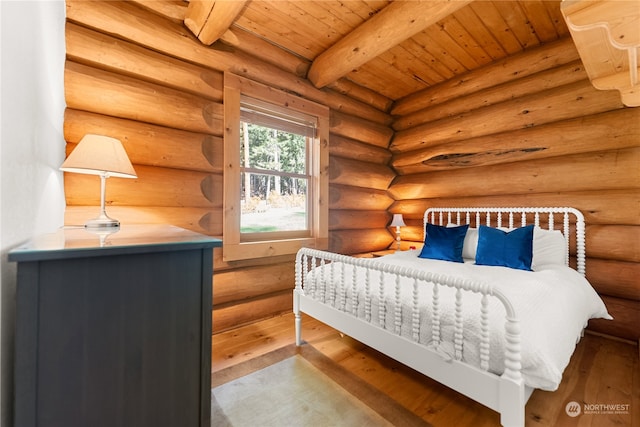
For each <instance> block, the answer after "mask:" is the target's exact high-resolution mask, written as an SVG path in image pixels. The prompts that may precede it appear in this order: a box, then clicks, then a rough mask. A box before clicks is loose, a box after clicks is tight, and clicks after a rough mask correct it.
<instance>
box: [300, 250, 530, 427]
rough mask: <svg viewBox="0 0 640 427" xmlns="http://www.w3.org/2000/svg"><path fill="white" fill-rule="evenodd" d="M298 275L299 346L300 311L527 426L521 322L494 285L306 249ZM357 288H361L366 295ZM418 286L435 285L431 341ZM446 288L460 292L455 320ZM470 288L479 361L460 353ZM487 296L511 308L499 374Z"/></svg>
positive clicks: (505, 422) (508, 421) (510, 422)
mask: <svg viewBox="0 0 640 427" xmlns="http://www.w3.org/2000/svg"><path fill="white" fill-rule="evenodd" d="M356 271H358V273H356ZM362 271H364V272H362ZM356 274H363V275H364V277H365V279H364V284H359V285H358V284H357V283H359V282H358V280H356ZM373 277H375V279H372V278H373ZM407 280H409V281H410V282H411V283H412V286H413V290H412V297H411V299H412V301H411V303H410V309H405V310H404V315H403V309H402V308H401V307H402V304H401V301H400V300H401V293H402V292H401V282H403V286H405V287H406V285H407V283H406V281H407ZM295 281H296V283H295V289H294V300H293V311H294V315H295V330H296V344H297V345H300V344H301V343H302V335H301V334H302V333H301V318H300V314H301V313H302V312H304V313H306V314H308V315H310V316H312V317H314V318H316V319H318V320H320V321H322V322H323V323H326V324H328V325H329V326H331V327H333V328H335V329H337V330H339V331H341V332H343V333H345V334H347V335H349V336H351V337H353V338H354V339H357V340H359V341H361V342H363V343H365V344H367V345H368V346H370V347H373V348H375V349H376V350H378V351H381V352H382V353H384V354H386V355H388V356H390V357H392V358H394V359H396V360H398V361H399V362H401V363H403V364H405V365H407V366H410V367H412V368H413V369H416V370H417V371H419V372H421V373H423V374H425V375H427V376H429V377H431V378H433V379H435V380H437V381H439V382H441V383H443V384H445V385H447V386H449V387H451V388H453V389H454V390H456V391H458V392H460V393H462V394H465V395H466V396H468V397H470V398H472V399H474V400H476V401H478V402H480V403H482V404H484V405H486V406H488V407H489V408H491V409H493V410H495V411H498V412H500V414H501V420H502V424H503V425H524V405H525V403H526V400H527V399H528V396H529V395H530V392H529V391H527V390H525V386H524V381H523V379H522V375H521V354H520V326H519V321H518V318H517V316H516V313H515V311H514V309H513V306H512V305H511V303H510V302H509V301H508V300H507V298H506V297H505V296H504V295H503V294H502V293H500V292H498V291H497V290H496V289H493V288H492V287H491V286H490V285H488V284H486V283H482V282H475V281H471V280H462V279H458V278H452V277H448V276H443V275H438V274H433V273H430V272H428V271H422V270H416V269H410V268H406V267H400V266H396V265H388V264H383V263H381V262H376V260H372V259H367V258H354V257H349V256H344V255H338V254H334V253H330V252H325V251H319V250H314V249H308V248H303V249H301V250H300V251H299V252H298V254H297V257H296V273H295ZM376 281H377V282H376ZM357 286H361V287H364V293H362V292H361V291H359V290H357V289H356V287H357ZM421 286H429V287H430V289H432V290H430V294H431V297H430V304H431V307H430V308H429V314H428V316H429V319H428V320H429V323H430V325H431V330H430V331H428V333H427V334H428V338H427V339H426V340H425V338H424V331H421V328H422V324H423V320H424V319H422V318H421V317H422V316H424V313H421V310H420V307H419V301H418V294H419V292H420V291H421V290H420V287H421ZM445 287H446V288H450V289H453V290H454V292H455V309H454V312H455V313H454V314H453V325H445V324H443V323H444V318H443V316H442V312H441V311H442V307H441V306H442V303H443V301H441V297H440V294H441V293H442V292H443V289H444V288H445ZM468 294H479V295H481V303H480V330H481V334H480V335H481V338H480V344H479V365H478V366H473V365H470V364H467V362H465V361H464V358H463V354H464V346H463V342H464V337H465V331H464V327H463V325H464V320H463V319H464V315H463V300H464V298H465V295H468ZM490 298H496V299H497V300H499V301H500V303H501V304H502V306H503V307H504V309H505V312H506V317H505V321H504V340H505V347H504V372H503V373H502V375H496V374H494V373H492V372H490V371H489V365H490V352H489V345H490V339H489V334H490V331H489V299H490ZM389 300H390V301H389ZM386 302H389V303H390V306H392V307H393V308H392V309H391V312H387V310H386V308H385V307H386V305H387V304H386ZM375 305H377V310H374V306H375ZM405 307H406V304H405ZM407 310H408V311H407ZM407 312H410V315H409V316H407ZM403 317H405V319H403ZM407 317H409V318H408V319H407ZM407 322H408V323H407ZM407 325H409V326H407ZM447 326H448V327H453V339H452V340H451V342H445V340H446V339H445V337H444V334H443V330H444V328H445V327H447ZM407 329H409V330H410V332H409V333H407ZM402 331H404V333H402ZM421 332H423V333H422V334H421ZM421 336H422V341H421ZM443 344H446V345H449V346H450V347H451V348H452V349H453V351H452V354H449V355H443V353H442V351H439V349H440V348H441V347H442V345H443Z"/></svg>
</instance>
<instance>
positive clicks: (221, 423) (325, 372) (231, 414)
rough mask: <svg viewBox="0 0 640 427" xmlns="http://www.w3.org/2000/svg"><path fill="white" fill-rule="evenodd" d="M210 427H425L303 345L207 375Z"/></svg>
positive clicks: (369, 386) (402, 408)
mask: <svg viewBox="0 0 640 427" xmlns="http://www.w3.org/2000/svg"><path fill="white" fill-rule="evenodd" d="M212 385H214V388H213V389H212V390H211V426H212V427H289V426H299V427H332V426H336V427H337V426H349V427H350V426H394V425H395V426H400V425H401V426H429V424H428V423H426V422H424V421H423V420H422V419H420V418H419V417H417V416H416V415H414V414H413V413H412V412H410V411H408V410H406V409H405V408H404V407H402V406H401V405H399V404H398V403H397V402H395V401H393V400H392V399H390V398H389V397H388V396H386V395H385V394H384V393H381V392H379V391H378V390H377V389H375V388H374V387H372V386H371V385H369V384H368V383H366V382H364V381H363V380H361V379H359V378H358V377H356V376H355V375H353V374H351V373H350V372H348V371H346V370H345V369H344V368H342V367H340V366H339V365H337V364H335V363H334V362H333V361H331V360H330V359H329V358H327V357H326V356H324V355H323V354H321V353H320V352H318V351H317V350H315V349H313V347H311V346H310V345H308V344H305V345H303V346H302V347H299V348H296V347H295V346H290V347H285V348H284V349H280V350H278V351H276V352H273V353H270V354H268V355H266V356H263V357H260V358H257V359H255V360H251V361H248V362H245V363H242V364H240V365H236V366H233V367H231V368H227V369H225V370H222V371H220V372H218V373H215V374H214V375H212Z"/></svg>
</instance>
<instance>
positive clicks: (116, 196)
mask: <svg viewBox="0 0 640 427" xmlns="http://www.w3.org/2000/svg"><path fill="white" fill-rule="evenodd" d="M185 12H186V2H184V3H183V2H173V1H154V2H145V1H140V2H136V1H130V2H111V1H109V2H86V1H78V0H70V1H67V19H68V23H67V28H66V34H67V65H66V72H65V90H66V101H67V106H68V108H67V111H66V114H65V139H66V140H67V142H68V147H67V151H68V152H69V151H70V150H72V149H73V147H74V146H75V144H76V143H77V142H79V140H80V139H81V138H82V136H83V135H84V134H86V133H89V132H94V133H104V134H107V135H109V136H113V137H116V138H119V139H120V140H121V141H123V143H124V145H125V148H126V149H127V152H128V153H129V156H130V158H131V160H132V162H133V164H134V167H135V169H136V171H137V173H138V179H136V180H121V179H111V180H109V183H108V186H107V188H108V189H107V203H108V204H109V207H108V210H109V212H110V214H112V215H113V216H114V217H116V218H118V219H120V220H121V221H122V222H123V223H125V224H127V223H171V224H175V225H177V226H180V227H184V228H188V229H191V230H194V231H197V232H201V233H205V234H209V235H212V236H216V237H221V238H223V239H224V236H223V235H222V209H223V206H222V200H223V197H222V191H223V188H222V182H223V165H222V156H223V150H224V147H223V140H222V135H223V128H222V126H223V125H222V123H223V120H222V119H223V117H222V114H223V113H222V112H223V102H224V100H223V95H222V89H223V73H224V72H233V73H235V74H238V75H241V76H243V77H247V78H249V79H252V80H255V81H258V82H261V83H264V84H267V85H270V86H272V87H276V88H279V89H282V90H285V91H288V92H292V93H296V94H298V95H299V96H302V97H305V98H307V99H310V100H313V101H315V102H318V103H321V104H324V105H327V106H329V107H330V108H331V129H330V131H331V134H330V170H329V174H330V200H329V228H330V234H329V237H330V249H331V250H332V251H336V252H341V253H347V254H350V253H360V252H367V251H374V250H379V249H385V248H387V247H389V245H390V244H392V242H393V237H394V236H393V234H392V233H391V232H390V231H391V230H389V229H388V228H387V224H388V223H389V220H390V218H391V214H392V213H403V214H404V215H405V221H406V222H407V224H408V227H404V228H403V229H402V237H403V241H404V242H403V246H404V247H405V248H406V247H407V246H408V245H409V244H411V242H418V241H420V240H421V235H422V229H421V216H422V212H423V211H424V210H425V209H426V208H428V207H430V206H443V205H450V206H462V205H480V206H482V205H491V206H495V205H505V206H506V205H510V206H512V205H525V206H526V205H555V206H559V205H562V206H564V205H568V206H574V207H577V208H579V209H581V210H582V211H583V212H584V213H585V215H586V219H587V227H588V229H587V232H588V241H587V255H588V258H589V259H588V261H587V274H588V278H589V279H590V281H591V282H592V283H593V284H594V286H595V287H596V288H597V290H598V292H600V293H601V294H602V295H603V297H604V299H605V302H606V303H607V305H608V307H609V309H610V311H611V313H612V314H613V316H614V317H616V320H615V321H614V322H605V321H600V322H593V323H592V324H591V328H592V329H595V330H598V331H601V332H605V333H609V334H612V335H616V336H619V337H623V338H628V339H638V330H637V320H638V318H639V316H640V284H639V283H638V280H637V277H639V273H640V249H639V247H638V246H639V242H640V239H639V237H640V228H639V226H640V217H639V216H638V212H639V207H640V196H639V192H638V187H640V179H639V178H640V177H639V176H638V167H637V165H638V160H640V154H639V148H640V147H638V145H639V143H638V141H639V140H640V138H639V137H640V130H639V128H638V123H639V122H640V121H639V120H638V118H640V117H639V115H640V110H638V109H629V108H624V107H623V106H622V104H621V103H620V98H619V96H618V94H617V93H615V92H604V91H596V90H595V89H593V87H592V86H591V85H590V83H589V82H588V80H587V77H586V74H585V72H584V69H583V68H582V64H581V62H580V58H579V57H578V54H577V51H576V50H575V47H574V46H573V44H572V42H571V40H570V39H568V38H567V39H565V40H561V41H559V42H554V43H548V44H546V45H544V46H542V47H539V48H534V49H531V50H529V51H527V52H526V53H523V54H520V55H518V56H512V57H509V58H507V59H505V60H502V61H499V62H497V63H495V64H490V65H487V66H485V67H484V68H482V69H480V70H477V71H474V72H470V73H469V74H468V75H466V76H464V78H463V79H455V80H454V81H449V82H445V83H443V84H441V85H438V86H434V87H433V88H431V89H429V90H426V91H424V92H420V93H417V94H415V95H413V96H409V97H407V98H405V99H402V100H400V101H398V102H396V103H395V104H394V105H393V106H391V104H392V103H391V100H389V99H387V98H385V97H383V96H380V95H378V94H375V93H370V92H367V91H366V90H362V88H361V87H356V86H348V85H346V84H345V82H344V81H339V82H337V83H334V84H332V85H330V87H331V89H322V90H319V89H316V88H315V87H314V86H313V85H311V84H310V83H309V82H308V81H307V80H306V79H304V78H302V77H303V76H305V75H306V73H307V70H308V69H309V63H306V62H304V61H301V60H300V59H299V58H298V57H296V56H294V55H291V54H289V53H287V52H285V51H283V50H280V49H277V48H275V47H274V46H273V45H270V44H268V43H266V42H264V41H263V40H261V39H258V38H255V37H252V36H250V35H249V34H248V33H243V32H241V31H240V32H237V34H236V35H237V36H238V41H237V43H238V44H237V45H236V46H235V47H233V48H231V47H229V46H225V45H222V44H219V43H216V44H214V45H213V46H204V45H202V43H200V42H199V41H198V40H197V39H196V38H195V37H194V36H193V35H192V33H191V32H190V31H189V30H188V29H187V28H185V26H184V24H183V21H184V16H185ZM388 112H390V113H388ZM496 147H500V148H499V149H496ZM94 178H95V177H93V178H92V177H90V176H84V175H79V174H66V175H65V191H66V197H67V204H68V208H67V212H66V218H65V222H66V223H67V224H82V223H83V222H84V221H85V220H86V219H87V218H90V217H93V216H95V214H96V206H97V205H98V204H99V180H97V179H94ZM215 252H216V253H215V259H214V262H215V268H216V271H217V273H216V277H215V286H214V312H213V319H214V323H213V325H214V332H219V331H221V330H225V329H229V328H232V327H235V326H238V325H240V324H244V323H248V322H252V321H254V320H257V319H259V318H264V317H268V316H271V315H274V314H277V313H281V312H284V311H288V310H290V308H291V286H292V285H291V284H292V283H293V262H292V260H293V259H292V258H287V257H282V258H278V259H271V260H262V261H261V262H259V263H250V262H238V263H234V264H226V263H223V262H222V259H221V252H220V251H219V250H217V251H215Z"/></svg>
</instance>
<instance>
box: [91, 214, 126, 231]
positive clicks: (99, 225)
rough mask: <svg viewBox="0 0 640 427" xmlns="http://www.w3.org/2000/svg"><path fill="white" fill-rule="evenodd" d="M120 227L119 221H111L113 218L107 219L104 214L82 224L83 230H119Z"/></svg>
mask: <svg viewBox="0 0 640 427" xmlns="http://www.w3.org/2000/svg"><path fill="white" fill-rule="evenodd" d="M119 227H120V221H118V220H117V219H113V218H109V217H108V216H107V215H106V214H104V213H103V214H101V215H100V216H99V217H97V218H94V219H90V220H89V221H87V222H86V223H85V224H84V228H90V229H93V230H95V229H98V230H104V229H110V230H111V229H114V228H119Z"/></svg>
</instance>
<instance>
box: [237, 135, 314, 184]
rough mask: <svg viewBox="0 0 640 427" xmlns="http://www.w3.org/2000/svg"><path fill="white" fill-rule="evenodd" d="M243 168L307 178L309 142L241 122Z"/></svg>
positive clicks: (302, 138)
mask: <svg viewBox="0 0 640 427" xmlns="http://www.w3.org/2000/svg"><path fill="white" fill-rule="evenodd" d="M240 140H241V141H242V143H241V145H240V164H241V166H242V167H243V168H252V169H260V170H265V171H280V172H285V173H292V174H303V175H304V174H306V165H307V153H306V151H307V138H306V137H305V136H303V135H299V134H294V133H290V132H285V131H282V130H278V129H273V128H269V127H265V126H261V125H256V124H253V123H247V122H241V126H240Z"/></svg>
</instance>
